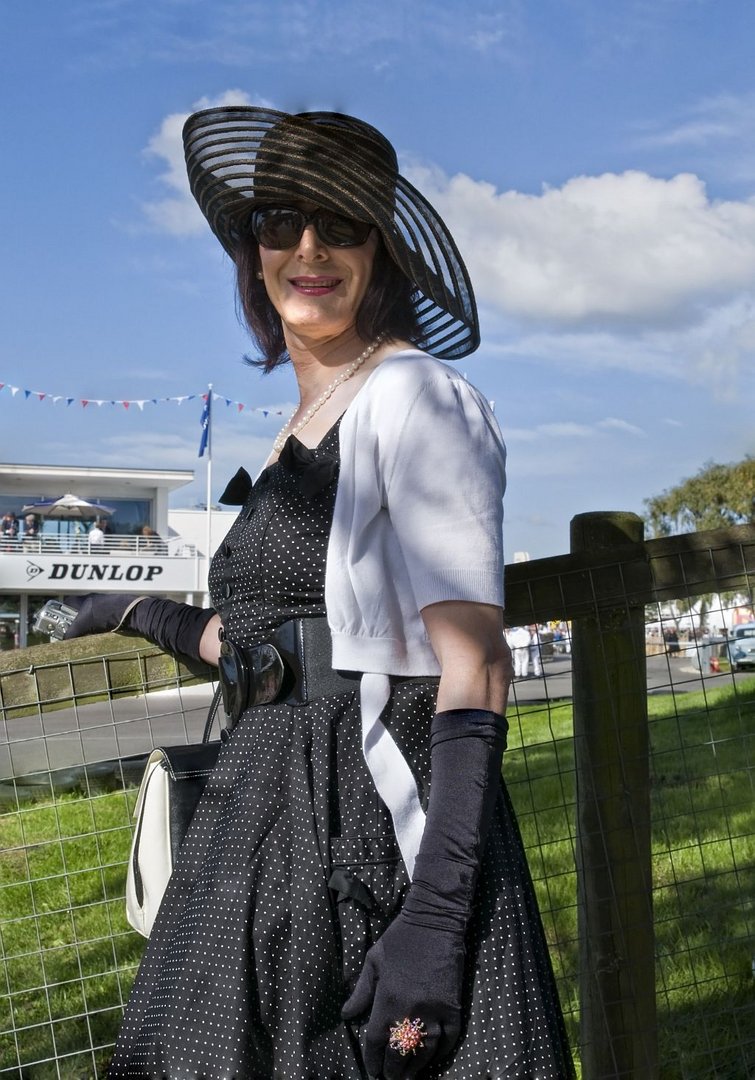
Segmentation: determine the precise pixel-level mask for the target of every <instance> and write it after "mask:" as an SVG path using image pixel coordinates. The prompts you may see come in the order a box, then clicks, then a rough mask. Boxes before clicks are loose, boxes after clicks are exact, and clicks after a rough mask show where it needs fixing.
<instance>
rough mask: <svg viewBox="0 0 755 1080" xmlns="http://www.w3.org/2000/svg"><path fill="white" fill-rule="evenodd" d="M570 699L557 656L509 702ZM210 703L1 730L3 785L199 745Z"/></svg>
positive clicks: (661, 676) (653, 668)
mask: <svg viewBox="0 0 755 1080" xmlns="http://www.w3.org/2000/svg"><path fill="white" fill-rule="evenodd" d="M647 661H648V693H650V694H658V693H669V691H670V690H671V689H672V688H673V691H674V693H677V694H678V693H685V692H688V691H692V690H700V689H702V688H703V687H706V688H712V687H713V686H721V687H725V686H731V685H732V681H734V682H735V683H739V682H741V681H742V680H744V679H747V678H751V676H750V675H746V674H742V675H732V674H730V673H728V672H727V673H726V674H723V673H720V674H716V673H711V672H708V671H706V672H701V671H700V670H699V668H698V667H697V665H696V663H695V657H694V656H691V657H690V656H684V655H682V656H680V658H679V659H675V660H673V661H672V660H670V659H669V657H667V656H665V655H662V656H649V657H648V658H647ZM571 693H572V671H571V657H570V656H555V657H553V658H552V659H548V660H546V661H545V663H544V665H543V675H542V677H540V678H534V677H530V678H528V679H517V680H516V681H515V683H514V687H513V692H512V697H511V701H512V705H516V704H517V703H521V704H524V703H526V702H546V701H556V700H568V699H570V698H571ZM211 697H212V687H211V686H210V685H209V684H206V685H203V686H192V687H187V688H183V689H181V690H161V691H159V692H156V693H151V694H146V695H144V696H142V697H136V698H121V699H118V700H115V701H108V702H99V703H96V704H92V705H86V706H81V707H78V708H72V709H61V710H60V711H58V712H52V713H46V714H45V715H44V716H43V717H41V718H40V717H21V718H19V719H17V720H11V721H8V722H7V723H6V724H5V725H2V724H1V723H0V784H2V781H3V780H8V779H9V778H11V777H14V776H15V777H17V778H18V777H26V776H28V774H30V773H40V772H42V773H46V772H47V770H50V769H52V770H55V771H57V770H64V771H65V770H72V769H77V768H79V767H80V766H82V765H84V764H87V765H93V764H95V763H98V762H111V761H113V760H115V759H120V758H129V757H132V756H138V755H142V754H145V753H146V752H147V751H148V750H149V749H150V748H151V747H152V746H159V745H161V744H170V743H184V742H187V741H198V740H199V739H200V737H201V734H202V729H203V728H204V722H205V718H206V716H207V710H208V708H209V704H210V699H211ZM3 728H4V729H5V730H3ZM90 771H91V772H94V771H95V770H90ZM38 779H43V777H40V778H38Z"/></svg>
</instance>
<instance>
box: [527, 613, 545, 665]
mask: <svg viewBox="0 0 755 1080" xmlns="http://www.w3.org/2000/svg"><path fill="white" fill-rule="evenodd" d="M528 629H529V632H530V647H529V662H530V664H532V674H533V675H534V676H535V678H536V679H539V678H540V676H541V675H542V674H543V656H542V653H541V652H540V627H539V626H538V625H537V623H533V624H532V625H531V626H530V627H528Z"/></svg>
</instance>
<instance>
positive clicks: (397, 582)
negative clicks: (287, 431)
mask: <svg viewBox="0 0 755 1080" xmlns="http://www.w3.org/2000/svg"><path fill="white" fill-rule="evenodd" d="M339 440H340V459H341V463H340V472H339V480H338V488H337V493H336V502H335V511H334V516H333V525H332V528H331V533H330V540H329V545H328V552H327V561H326V573H325V606H326V610H327V615H328V623H329V626H330V629H331V633H332V638H333V667H335V668H338V669H341V670H347V671H359V672H362V673H363V676H362V680H361V705H362V742H363V750H364V754H365V759H366V761H367V765H368V767H369V769H370V772H371V773H372V776H373V780H374V781H375V786H376V788H377V790H378V793H379V794H380V796H381V797H382V799H383V801H384V802H385V803H386V804H387V805H388V807H389V809H390V811H391V814H392V817H393V824H394V828H395V832H396V837H397V840H398V843H399V847H400V849H401V853H402V856H403V858H404V862H405V863H406V866H407V870H408V872H409V874H410V876H411V872H412V868H413V865H414V857H415V855H416V853H417V850H418V848H419V841H420V839H421V837H422V830H423V828H424V814H423V812H422V809H421V806H420V804H419V797H418V793H417V790H416V784H415V782H414V778H413V776H412V774H411V771H410V770H409V767H408V765H407V764H406V762H405V761H404V759H403V757H402V755H401V753H400V751H399V750H398V747H397V746H396V744H395V742H394V740H393V738H392V736H391V735H390V732H388V731H387V729H386V728H385V727H384V725H383V724H382V723H381V721H380V713H381V712H382V710H383V708H384V706H385V704H386V702H387V701H388V697H389V695H390V681H389V678H388V676H390V675H437V674H439V672H440V668H439V665H438V661H437V659H436V657H435V653H434V652H433V649H432V646H431V644H430V640H429V638H428V635H427V633H426V631H425V626H424V623H423V621H422V617H421V614H420V612H421V610H422V608H424V607H426V606H427V605H429V604H434V603H437V602H439V601H443V600H468V601H474V602H477V603H484V604H494V605H497V606H501V607H502V606H503V537H502V527H503V504H502V499H503V492H504V488H505V458H506V453H505V447H504V444H503V438H502V436H501V432H500V429H499V427H498V423H497V421H496V419H495V417H494V416H493V413H492V410H491V408H490V406H489V405H488V402H487V401H486V400H485V398H484V396H483V395H482V394H481V393H480V391H479V390H477V389H476V388H475V387H474V386H472V385H471V384H470V383H468V382H467V381H466V379H465V378H464V377H463V375H461V374H460V373H459V372H458V371H456V370H454V369H453V368H451V367H449V366H448V365H447V364H444V363H442V362H441V361H439V360H435V359H433V358H432V357H430V356H428V355H427V354H426V353H423V352H420V351H419V350H414V349H411V350H403V351H401V352H398V353H394V354H393V355H391V356H389V357H387V358H386V359H385V360H383V362H382V363H381V364H379V365H378V366H377V367H376V368H375V370H374V371H373V372H372V374H371V375H370V376H369V378H368V379H367V380H366V382H365V383H364V385H363V386H362V388H361V389H360V391H359V393H358V394H357V396H356V397H355V398H354V400H353V401H352V402H351V404H350V405H349V407H348V409H347V410H346V412H345V413H344V415H343V417H342V419H341V424H340V429H339Z"/></svg>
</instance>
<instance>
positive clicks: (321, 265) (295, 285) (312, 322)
mask: <svg viewBox="0 0 755 1080" xmlns="http://www.w3.org/2000/svg"><path fill="white" fill-rule="evenodd" d="M292 205H294V206H296V207H298V208H300V209H302V210H305V211H307V212H310V211H312V210H314V209H315V208H316V207H315V204H313V203H294V204H292ZM378 243H379V236H378V232H377V230H376V229H373V230H372V231H371V232H370V235H369V236H368V238H367V240H366V241H365V243H364V244H360V245H359V246H358V247H347V248H344V247H329V246H328V245H327V244H324V243H323V242H322V240H320V239H319V237H318V235H317V233H316V231H315V227H314V225H312V224H309V225H307V227H306V228H305V229H304V232H303V233H302V235H301V238H300V240H299V242H298V243H297V244H295V245H294V247H291V248H287V249H286V250H285V251H274V250H272V249H271V248H265V247H263V246H262V245H261V244H260V247H259V255H260V264H261V267H262V273H263V275H264V281H265V288H266V290H267V295H268V297H269V298H270V302H271V303H272V304H273V306H274V307H275V310H276V311H277V312H278V314H279V315H280V318H281V322H282V323H283V332H284V335H285V337H286V339H287V340H289V339H290V338H291V337H296V338H299V339H300V340H302V341H305V342H306V341H309V340H314V341H316V342H319V341H332V340H334V339H336V338H338V337H340V335H341V334H344V333H346V332H347V331H349V330H350V329H352V328H353V326H354V323H355V322H356V315H357V311H358V310H359V305H360V304H361V302H362V299H363V298H364V294H365V292H366V290H367V286H368V285H369V282H370V278H371V276H372V265H373V262H374V259H375V251H376V249H377V246H378Z"/></svg>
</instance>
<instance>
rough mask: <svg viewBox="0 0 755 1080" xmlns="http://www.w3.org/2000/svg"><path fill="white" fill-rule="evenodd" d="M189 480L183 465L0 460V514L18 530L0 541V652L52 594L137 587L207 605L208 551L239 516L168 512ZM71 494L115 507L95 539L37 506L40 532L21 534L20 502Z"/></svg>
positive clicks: (83, 526)
mask: <svg viewBox="0 0 755 1080" xmlns="http://www.w3.org/2000/svg"><path fill="white" fill-rule="evenodd" d="M193 479H194V474H193V472H191V471H189V470H164V469H102V468H84V467H76V466H73V467H67V466H57V465H3V464H0V517H2V516H3V515H4V514H11V515H13V517H14V518H15V519H16V520H17V522H18V526H19V528H18V535H17V536H16V537H15V538H8V537H0V648H13V647H14V646H23V645H25V644H27V642H28V641H29V632H30V626H31V622H32V621H33V614H34V612H35V611H37V610H38V609H39V608H40V607H41V606H42V604H43V603H44V602H45V601H46V600H48V599H50V598H56V599H62V598H63V597H64V596H67V595H72V594H74V593H85V592H139V593H146V594H149V593H154V594H156V595H160V596H169V597H172V598H174V599H176V600H185V601H186V602H188V603H195V604H199V605H206V604H207V603H208V598H207V570H208V559H207V552H208V550H209V551H210V553H212V552H213V551H215V549H216V548H217V546H218V545H219V544H220V542H221V540H222V539H223V537H224V536H225V534H226V532H227V531H228V528H229V527H230V525H231V523H232V521H233V520H234V518H235V517H236V513H237V512H236V511H219V510H213V511H212V513H211V514H210V515H209V516H208V514H207V512H206V511H205V510H171V509H169V507H168V496H169V495H170V493H171V492H172V491H175V490H177V489H179V488H181V487H183V486H184V485H186V484H190V483H191V482H192V480H193ZM71 492H72V493H74V494H75V495H77V496H78V497H79V498H81V499H86V500H87V501H88V502H91V503H95V504H100V505H102V506H103V507H107V508H108V509H110V510H111V511H112V513H110V514H107V515H105V514H104V513H103V517H104V518H105V520H106V521H107V526H106V534H105V537H104V540H103V541H102V542H101V543H93V542H92V541H91V540H90V538H89V532H88V530H89V527H90V525H91V521H87V520H83V521H80V522H76V521H71V520H59V519H52V518H48V517H45V516H44V514H43V513H41V512H40V513H35V514H34V516H35V518H36V521H37V524H38V526H39V533H38V534H37V535H35V536H32V535H31V534H29V535H26V530H25V522H24V519H25V517H26V513H25V512H24V509H23V508H24V507H30V506H33V505H34V504H35V503H41V502H43V501H45V500H50V499H56V498H58V497H60V496H62V495H65V494H67V493H71ZM144 526H149V527H150V528H151V529H152V530H154V533H155V534H156V535H150V536H145V535H143V531H142V530H143V529H144ZM32 640H34V639H33V638H32Z"/></svg>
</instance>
